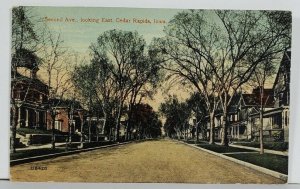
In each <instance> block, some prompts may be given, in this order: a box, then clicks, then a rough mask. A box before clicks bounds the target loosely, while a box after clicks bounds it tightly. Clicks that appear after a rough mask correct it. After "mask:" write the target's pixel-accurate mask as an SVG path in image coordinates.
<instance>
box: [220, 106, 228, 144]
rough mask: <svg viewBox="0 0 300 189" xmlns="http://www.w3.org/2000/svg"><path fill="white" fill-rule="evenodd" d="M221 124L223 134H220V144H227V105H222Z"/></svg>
mask: <svg viewBox="0 0 300 189" xmlns="http://www.w3.org/2000/svg"><path fill="white" fill-rule="evenodd" d="M223 111H224V112H223V124H222V130H223V132H222V133H223V134H222V138H221V145H223V146H228V137H227V135H228V133H227V132H228V131H227V129H228V118H227V106H225V107H224V110H223Z"/></svg>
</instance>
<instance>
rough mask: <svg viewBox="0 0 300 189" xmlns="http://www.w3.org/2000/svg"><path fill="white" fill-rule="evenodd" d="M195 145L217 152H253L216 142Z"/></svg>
mask: <svg viewBox="0 0 300 189" xmlns="http://www.w3.org/2000/svg"><path fill="white" fill-rule="evenodd" d="M197 146H199V147H201V148H205V149H207V150H211V151H214V152H218V153H230V152H254V151H253V150H248V149H242V148H236V147H231V146H227V147H226V146H220V145H216V144H214V145H213V144H198V145H197Z"/></svg>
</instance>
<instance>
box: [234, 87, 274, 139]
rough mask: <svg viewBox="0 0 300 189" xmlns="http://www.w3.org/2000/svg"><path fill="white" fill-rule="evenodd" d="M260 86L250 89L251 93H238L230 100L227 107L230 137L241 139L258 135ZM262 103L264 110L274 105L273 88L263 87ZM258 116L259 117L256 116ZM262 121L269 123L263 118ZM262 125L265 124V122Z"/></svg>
mask: <svg viewBox="0 0 300 189" xmlns="http://www.w3.org/2000/svg"><path fill="white" fill-rule="evenodd" d="M260 92H261V90H260V88H255V89H253V90H252V93H251V94H242V93H240V94H238V95H236V99H233V100H232V103H231V105H230V108H229V116H230V117H229V123H230V126H229V135H230V138H232V139H236V140H241V139H246V140H250V139H253V135H254V134H256V135H257V136H258V135H259V133H258V132H259V125H260V123H257V117H255V116H254V115H256V116H257V115H259V109H260V101H261V100H260ZM263 94H264V95H263V98H262V104H264V106H263V107H264V110H270V109H272V108H273V106H274V97H273V89H263ZM258 118H259V117H258ZM263 121H264V123H265V122H266V123H269V120H268V119H265V118H264V119H263ZM266 123H265V124H264V125H267V124H266Z"/></svg>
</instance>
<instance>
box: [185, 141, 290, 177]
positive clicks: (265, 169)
mask: <svg viewBox="0 0 300 189" xmlns="http://www.w3.org/2000/svg"><path fill="white" fill-rule="evenodd" d="M179 142H180V143H182V144H185V145H188V146H190V147H193V148H196V149H199V150H202V151H205V152H207V153H210V154H213V155H215V156H218V157H221V158H224V159H227V160H229V161H232V162H234V163H237V164H240V165H243V166H245V167H248V168H251V169H254V170H256V171H259V172H262V173H264V174H267V175H271V176H273V177H275V178H278V179H280V180H283V181H285V182H287V179H288V175H285V174H282V173H279V172H276V171H273V170H270V169H267V168H264V167H260V166H257V165H254V164H252V163H248V162H245V161H241V160H238V159H235V158H232V157H229V156H226V155H223V154H219V153H217V152H213V151H210V150H207V149H204V148H201V147H199V146H195V145H192V144H187V143H185V142H182V141H179Z"/></svg>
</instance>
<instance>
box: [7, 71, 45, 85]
mask: <svg viewBox="0 0 300 189" xmlns="http://www.w3.org/2000/svg"><path fill="white" fill-rule="evenodd" d="M16 81H23V82H27V83H28V84H29V83H31V84H37V85H39V86H42V87H48V85H46V84H45V83H44V82H42V81H41V80H39V79H37V78H30V77H27V76H24V75H21V74H20V73H18V72H17V73H16V80H15V81H14V80H12V82H16Z"/></svg>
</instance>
